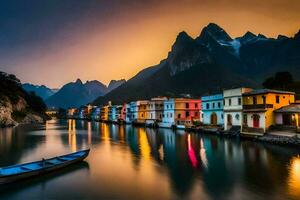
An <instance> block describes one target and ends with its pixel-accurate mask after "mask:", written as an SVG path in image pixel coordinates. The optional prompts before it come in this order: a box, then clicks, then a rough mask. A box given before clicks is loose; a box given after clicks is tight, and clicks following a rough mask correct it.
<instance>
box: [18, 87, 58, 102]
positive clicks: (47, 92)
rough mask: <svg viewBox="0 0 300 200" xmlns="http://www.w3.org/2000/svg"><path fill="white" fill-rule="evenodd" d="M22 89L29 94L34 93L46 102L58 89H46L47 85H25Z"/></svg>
mask: <svg viewBox="0 0 300 200" xmlns="http://www.w3.org/2000/svg"><path fill="white" fill-rule="evenodd" d="M22 87H23V89H24V90H26V91H27V92H34V93H35V94H36V95H37V96H39V97H41V98H42V99H43V100H46V99H47V98H49V97H50V96H52V95H53V94H54V93H56V92H57V89H50V88H48V87H46V86H45V85H33V84H30V83H24V84H22Z"/></svg>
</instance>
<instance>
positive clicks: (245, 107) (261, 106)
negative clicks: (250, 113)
mask: <svg viewBox="0 0 300 200" xmlns="http://www.w3.org/2000/svg"><path fill="white" fill-rule="evenodd" d="M268 108H273V104H251V105H243V110H266V109H268Z"/></svg>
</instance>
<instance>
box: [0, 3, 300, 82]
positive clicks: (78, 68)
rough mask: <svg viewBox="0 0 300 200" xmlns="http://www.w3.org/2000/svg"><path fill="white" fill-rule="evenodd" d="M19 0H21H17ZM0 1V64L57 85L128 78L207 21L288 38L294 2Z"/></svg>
mask: <svg viewBox="0 0 300 200" xmlns="http://www.w3.org/2000/svg"><path fill="white" fill-rule="evenodd" d="M20 2H21V3H20ZM0 4H3V5H1V6H0V7H1V8H0V12H1V13H3V14H1V16H0V24H1V25H2V26H1V31H0V32H1V33H0V70H1V71H5V72H9V73H13V74H16V75H17V76H18V77H19V78H20V79H21V81H22V82H30V83H33V84H45V85H47V86H49V87H52V88H56V87H61V86H62V85H63V84H65V83H67V82H70V81H74V80H75V79H76V78H81V79H82V80H83V81H86V80H94V79H97V80H99V81H101V82H103V83H105V84H107V83H108V82H109V81H110V80H111V79H121V78H125V79H129V78H130V77H132V76H134V75H135V74H136V73H137V72H138V71H139V70H141V69H143V68H145V67H148V66H151V65H155V64H157V63H159V61H160V60H162V59H164V58H165V57H166V56H167V53H168V51H169V50H170V48H171V45H172V43H173V42H174V41H175V39H176V36H177V34H178V33H179V32H180V31H182V30H184V31H186V32H187V33H188V34H189V35H191V36H192V37H196V36H198V35H199V34H200V31H201V29H202V28H203V27H204V26H206V25H207V24H208V23H209V22H214V23H217V24H218V25H219V26H221V27H222V28H224V29H225V30H226V31H227V32H228V33H229V34H230V35H231V36H232V37H238V36H241V35H243V34H244V33H245V32H246V31H251V32H253V33H255V34H258V33H262V34H264V35H266V36H268V37H277V35H278V34H282V35H287V36H290V37H292V36H293V35H294V34H295V33H296V32H298V30H299V29H300V12H299V10H300V1H299V0H272V1H271V0H252V1H250V0H248V1H245V0H232V1H225V0H215V1H208V0H174V1H171V0H164V1H158V0H145V1H137V0H132V1H129V0H128V1H126V0H111V1H101V0H82V1H79V0H77V1H70V0H61V1H58V0H53V1H42V2H41V1H36V0H33V1H30V0H29V1H14V0H13V1H9V2H7V3H0Z"/></svg>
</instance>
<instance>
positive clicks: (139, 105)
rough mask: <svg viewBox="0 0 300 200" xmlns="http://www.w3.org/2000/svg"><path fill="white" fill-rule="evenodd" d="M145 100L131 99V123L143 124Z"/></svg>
mask: <svg viewBox="0 0 300 200" xmlns="http://www.w3.org/2000/svg"><path fill="white" fill-rule="evenodd" d="M148 102H149V101H147V100H139V101H133V102H131V103H130V112H131V116H132V118H131V121H132V122H133V123H138V124H144V123H146V119H147V104H148Z"/></svg>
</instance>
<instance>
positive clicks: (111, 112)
mask: <svg viewBox="0 0 300 200" xmlns="http://www.w3.org/2000/svg"><path fill="white" fill-rule="evenodd" d="M116 112H117V111H116V106H114V105H111V106H109V107H108V121H110V122H115V121H116V120H117V119H116Z"/></svg>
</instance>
